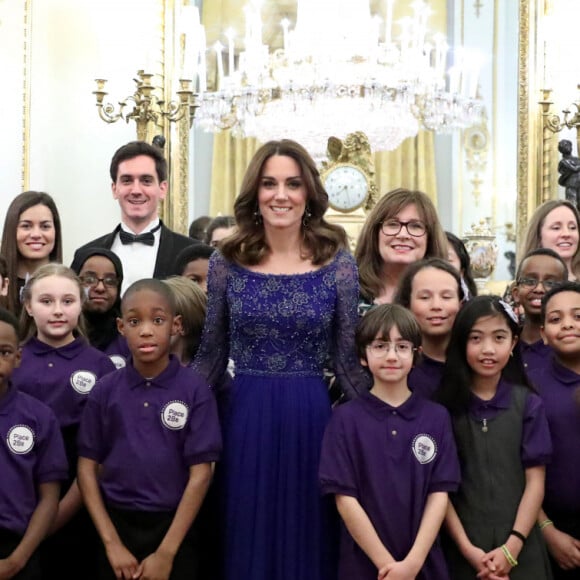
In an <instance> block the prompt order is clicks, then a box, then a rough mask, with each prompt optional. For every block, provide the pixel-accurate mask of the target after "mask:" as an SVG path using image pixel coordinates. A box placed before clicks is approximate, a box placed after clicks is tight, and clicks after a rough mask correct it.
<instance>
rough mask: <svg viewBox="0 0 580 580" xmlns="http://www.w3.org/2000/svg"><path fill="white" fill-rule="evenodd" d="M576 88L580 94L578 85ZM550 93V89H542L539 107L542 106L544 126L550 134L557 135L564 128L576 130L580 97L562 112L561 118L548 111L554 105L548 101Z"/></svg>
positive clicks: (579, 118)
mask: <svg viewBox="0 0 580 580" xmlns="http://www.w3.org/2000/svg"><path fill="white" fill-rule="evenodd" d="M577 88H578V91H579V92H580V85H577ZM551 92H552V89H542V93H543V99H542V100H541V101H540V105H542V115H543V117H544V126H545V127H547V128H548V129H550V131H552V133H559V132H560V131H561V130H562V129H564V128H566V129H576V130H577V129H578V127H580V95H579V97H578V99H577V100H576V101H574V102H573V103H571V104H570V105H569V106H568V107H566V108H565V109H563V110H562V115H563V117H562V118H561V117H560V115H558V114H557V113H553V112H551V110H550V109H551V107H552V105H553V104H554V102H553V101H551V100H550V94H551Z"/></svg>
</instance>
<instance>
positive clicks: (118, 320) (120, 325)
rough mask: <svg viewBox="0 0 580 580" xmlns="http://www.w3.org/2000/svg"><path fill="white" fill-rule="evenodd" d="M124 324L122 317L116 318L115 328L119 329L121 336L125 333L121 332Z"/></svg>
mask: <svg viewBox="0 0 580 580" xmlns="http://www.w3.org/2000/svg"><path fill="white" fill-rule="evenodd" d="M124 327H125V325H124V324H123V319H122V318H117V330H118V331H119V334H120V335H121V336H125V333H124V332H123V330H124Z"/></svg>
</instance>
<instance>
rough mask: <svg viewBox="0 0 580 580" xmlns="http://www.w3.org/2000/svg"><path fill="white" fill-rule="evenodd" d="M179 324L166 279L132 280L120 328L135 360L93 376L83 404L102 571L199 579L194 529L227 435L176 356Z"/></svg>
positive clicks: (82, 452)
mask: <svg viewBox="0 0 580 580" xmlns="http://www.w3.org/2000/svg"><path fill="white" fill-rule="evenodd" d="M177 328H178V317H177V316H176V315H175V305H174V301H173V295H172V293H171V290H170V289H169V288H168V287H167V286H166V285H165V284H163V283H162V282H160V281H158V280H153V279H146V280H140V281H138V282H136V283H134V284H133V285H132V286H130V287H129V289H128V290H127V292H126V293H125V296H124V297H123V301H122V304H121V318H120V319H119V331H120V332H121V334H123V336H125V338H126V339H127V345H128V346H129V350H130V351H131V357H132V358H131V360H130V362H129V363H128V364H127V366H126V367H125V368H122V369H119V370H118V371H116V372H114V373H111V374H110V375H108V376H106V377H104V378H103V379H102V380H101V381H99V382H98V383H97V385H96V386H95V387H94V389H93V391H92V392H91V394H90V397H89V400H88V402H87V405H86V408H85V412H84V415H83V420H82V423H81V429H80V433H79V456H80V457H79V477H78V478H79V485H80V488H81V492H82V494H83V497H84V500H85V503H86V505H87V508H88V510H89V512H90V514H91V517H92V518H93V521H94V523H95V527H96V528H97V531H98V533H99V535H100V536H101V540H102V542H103V546H104V549H105V552H106V559H105V558H102V560H101V564H100V568H99V577H100V578H115V577H117V578H120V577H123V578H133V577H134V578H137V577H140V576H142V575H143V576H144V577H154V578H171V580H181V579H184V580H185V579H186V578H187V579H188V580H189V579H194V578H195V577H196V576H195V565H196V560H197V558H196V553H195V545H194V542H193V540H192V538H191V537H189V536H188V534H189V531H190V528H191V525H192V523H193V521H194V519H195V517H196V515H197V513H198V511H199V508H200V506H201V504H202V501H203V498H204V496H205V493H206V491H207V489H208V486H209V483H210V480H211V474H212V463H213V462H215V461H216V460H217V459H218V458H219V454H220V451H221V436H220V428H219V423H218V418H217V411H216V404H215V400H214V396H213V394H212V392H211V390H210V387H209V386H207V384H206V383H205V382H204V381H203V379H202V378H201V377H200V376H199V375H198V374H197V373H195V372H194V371H193V370H191V369H190V368H187V367H182V366H181V365H180V363H179V360H178V359H177V358H175V357H174V356H172V355H170V340H171V336H172V335H174V334H175V332H176V331H177ZM99 466H102V467H101V468H99ZM103 555H104V554H103Z"/></svg>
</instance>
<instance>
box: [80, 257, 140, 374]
mask: <svg viewBox="0 0 580 580" xmlns="http://www.w3.org/2000/svg"><path fill="white" fill-rule="evenodd" d="M71 268H72V269H73V270H74V271H75V272H76V273H77V274H78V276H79V278H80V280H81V283H82V285H83V287H84V289H85V295H86V300H85V302H84V303H83V315H84V318H85V325H86V331H87V335H88V336H87V337H88V339H89V342H90V343H91V345H92V346H94V347H95V348H98V349H99V350H101V351H103V352H104V353H105V354H106V355H107V356H108V357H109V358H110V359H111V361H112V362H113V364H114V365H115V367H116V368H118V369H119V368H123V367H124V366H125V365H126V362H127V359H128V358H129V355H130V353H129V347H128V346H127V341H126V340H125V337H124V336H121V334H119V331H118V330H117V318H119V317H120V316H121V284H122V283H123V266H122V264H121V260H120V259H119V257H118V256H117V254H115V253H113V252H111V250H107V249H105V248H88V249H87V250H84V251H82V252H81V251H80V250H79V252H77V256H76V258H75V261H74V262H73V264H72V266H71Z"/></svg>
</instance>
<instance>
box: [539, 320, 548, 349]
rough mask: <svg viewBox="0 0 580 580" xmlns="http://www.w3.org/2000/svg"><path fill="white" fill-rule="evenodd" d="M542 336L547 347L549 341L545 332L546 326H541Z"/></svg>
mask: <svg viewBox="0 0 580 580" xmlns="http://www.w3.org/2000/svg"><path fill="white" fill-rule="evenodd" d="M540 336H541V337H542V341H543V342H544V344H545V345H547V344H548V339H547V338H546V333H545V332H544V325H543V324H542V326H540Z"/></svg>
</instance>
